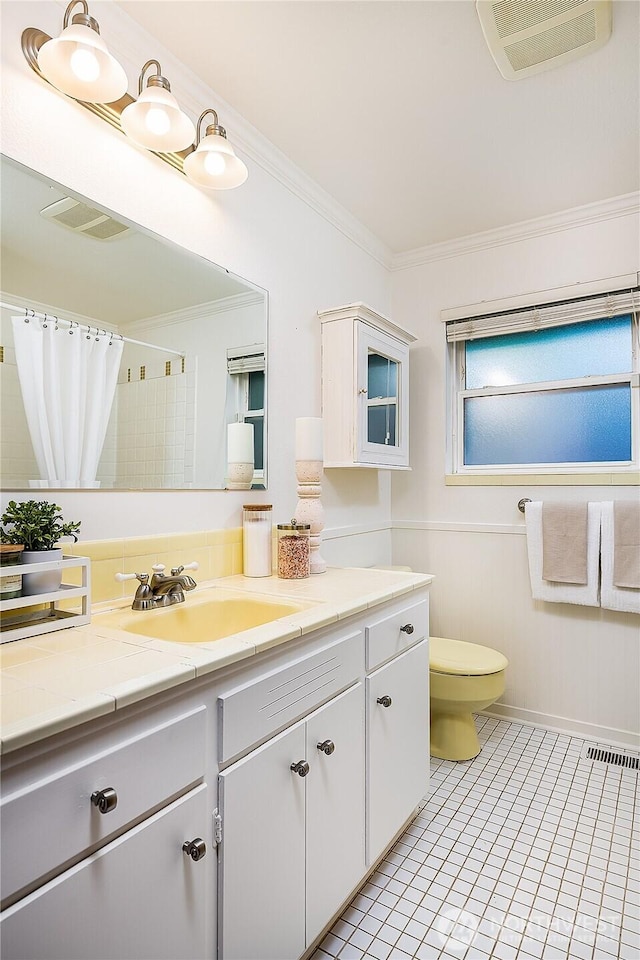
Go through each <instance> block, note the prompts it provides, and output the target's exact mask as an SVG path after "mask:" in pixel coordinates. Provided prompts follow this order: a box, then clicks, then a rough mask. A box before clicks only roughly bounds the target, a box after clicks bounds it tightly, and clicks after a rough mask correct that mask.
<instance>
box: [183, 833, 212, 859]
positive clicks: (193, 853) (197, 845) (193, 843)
mask: <svg viewBox="0 0 640 960" xmlns="http://www.w3.org/2000/svg"><path fill="white" fill-rule="evenodd" d="M182 850H183V852H184V853H186V855H187V856H188V857H191V859H192V860H195V861H196V862H197V861H198V860H202V858H203V857H204V855H205V853H206V852H207V845H206V843H205V842H204V840H203V839H202V837H196V838H195V840H185V842H184V843H183V844H182Z"/></svg>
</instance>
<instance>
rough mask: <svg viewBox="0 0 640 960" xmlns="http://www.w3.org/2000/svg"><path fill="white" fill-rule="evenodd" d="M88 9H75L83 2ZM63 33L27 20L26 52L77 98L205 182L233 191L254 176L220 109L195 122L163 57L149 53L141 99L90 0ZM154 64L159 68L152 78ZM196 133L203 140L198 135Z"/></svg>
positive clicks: (41, 73)
mask: <svg viewBox="0 0 640 960" xmlns="http://www.w3.org/2000/svg"><path fill="white" fill-rule="evenodd" d="M78 3H79V4H81V5H82V11H83V12H82V13H76V14H74V15H73V18H72V22H71V25H70V26H69V17H70V16H71V11H72V10H73V8H74V7H75V6H76V5H77V4H78ZM63 26H64V29H63V31H62V33H61V34H60V36H59V37H58V38H57V39H54V40H52V39H51V37H50V36H49V35H48V34H46V33H44V32H43V31H42V30H38V29H37V27H27V28H26V30H23V32H22V52H23V54H24V57H25V60H26V61H27V63H28V64H29V66H30V67H31V69H32V70H33V71H34V72H35V73H37V74H38V76H39V77H41V78H43V79H44V80H46V81H48V82H49V83H50V84H51V85H52V86H54V87H57V89H58V90H61V91H62V92H63V93H66V94H67V95H68V96H70V97H73V99H74V100H76V101H77V102H78V103H79V104H80V105H81V106H82V107H85V108H86V109H87V110H90V111H91V113H93V114H95V115H96V116H98V117H101V119H102V120H106V121H107V123H109V124H111V126H112V127H115V128H116V129H117V130H120V131H121V132H122V133H124V134H126V135H127V136H128V137H129V139H131V140H132V141H133V142H134V143H136V144H138V145H139V146H142V147H144V148H145V149H147V150H152V151H153V152H154V153H155V154H156V156H158V157H159V158H160V159H161V160H164V161H165V163H168V164H170V165H171V166H172V167H174V168H175V169H176V170H180V171H181V172H182V173H185V174H186V175H187V177H188V178H189V179H190V180H191V181H192V182H193V183H196V184H198V186H201V187H207V188H208V189H214V190H215V189H217V190H230V189H231V188H233V187H239V186H240V184H242V183H244V181H245V180H246V179H247V176H248V171H247V168H246V166H245V165H244V163H243V162H242V160H240V158H239V157H237V156H236V154H235V151H234V149H233V147H232V146H231V144H230V143H229V141H228V140H227V132H226V130H225V129H224V127H221V126H220V125H219V123H218V114H217V113H216V111H215V110H205V111H204V113H203V114H202V115H201V116H200V119H199V120H198V124H197V128H196V127H194V125H193V123H192V122H191V120H190V119H189V117H188V116H187V115H186V114H185V113H184V112H183V111H182V110H181V109H180V106H179V104H178V102H177V100H176V99H175V97H174V96H173V94H172V93H171V87H170V85H169V82H168V80H167V79H166V78H165V77H163V76H162V67H161V66H160V64H159V62H158V61H157V60H148V61H147V62H146V63H145V65H144V67H143V68H142V71H141V73H140V77H139V79H138V99H137V100H135V99H134V98H133V97H132V96H130V95H129V93H127V77H126V74H125V72H124V70H123V69H122V67H121V66H120V64H119V63H118V61H117V60H115V59H114V58H113V57H112V56H111V54H110V53H109V52H108V50H107V48H106V46H105V44H104V41H103V40H102V39H101V37H100V34H99V28H98V24H97V22H96V21H95V20H94V18H93V17H91V16H89V8H88V6H87V2H86V0H71V3H70V4H69V5H68V7H67V9H66V11H65V15H64V22H63ZM150 66H155V67H156V72H155V73H154V74H152V75H151V76H149V77H148V78H147V86H146V89H144V78H145V74H146V72H147V70H148V68H149V67H150ZM209 113H211V114H213V118H214V123H212V124H210V125H209V126H208V127H207V128H206V133H205V136H204V137H203V138H201V133H200V131H201V125H202V121H203V119H204V118H205V117H206V116H207V114H209ZM194 138H195V143H194V142H193V141H194Z"/></svg>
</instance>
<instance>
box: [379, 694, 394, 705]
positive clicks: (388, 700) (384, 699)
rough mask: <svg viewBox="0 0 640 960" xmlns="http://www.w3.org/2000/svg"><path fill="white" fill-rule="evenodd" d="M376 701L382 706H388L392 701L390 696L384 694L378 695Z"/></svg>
mask: <svg viewBox="0 0 640 960" xmlns="http://www.w3.org/2000/svg"><path fill="white" fill-rule="evenodd" d="M377 702H378V703H379V704H380V706H382V707H390V706H391V704H392V703H393V700H392V699H391V697H386V696H385V697H378V700H377Z"/></svg>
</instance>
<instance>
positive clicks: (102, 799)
mask: <svg viewBox="0 0 640 960" xmlns="http://www.w3.org/2000/svg"><path fill="white" fill-rule="evenodd" d="M91 803H92V804H93V805H94V807H97V808H98V810H99V811H100V813H111V811H112V810H115V808H116V807H117V806H118V794H117V793H116V792H115V790H114V789H113V787H105V788H104V790H95V791H94V792H93V793H92V794H91Z"/></svg>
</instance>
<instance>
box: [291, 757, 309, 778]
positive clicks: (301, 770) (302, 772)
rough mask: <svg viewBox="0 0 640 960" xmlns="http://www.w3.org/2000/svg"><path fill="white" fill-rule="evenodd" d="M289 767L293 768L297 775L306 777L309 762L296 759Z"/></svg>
mask: <svg viewBox="0 0 640 960" xmlns="http://www.w3.org/2000/svg"><path fill="white" fill-rule="evenodd" d="M290 769H291V770H293V772H294V773H297V774H298V776H299V777H306V775H307V774H308V773H309V764H308V763H307V761H306V760H298V762H297V763H292V764H291V768H290Z"/></svg>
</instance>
